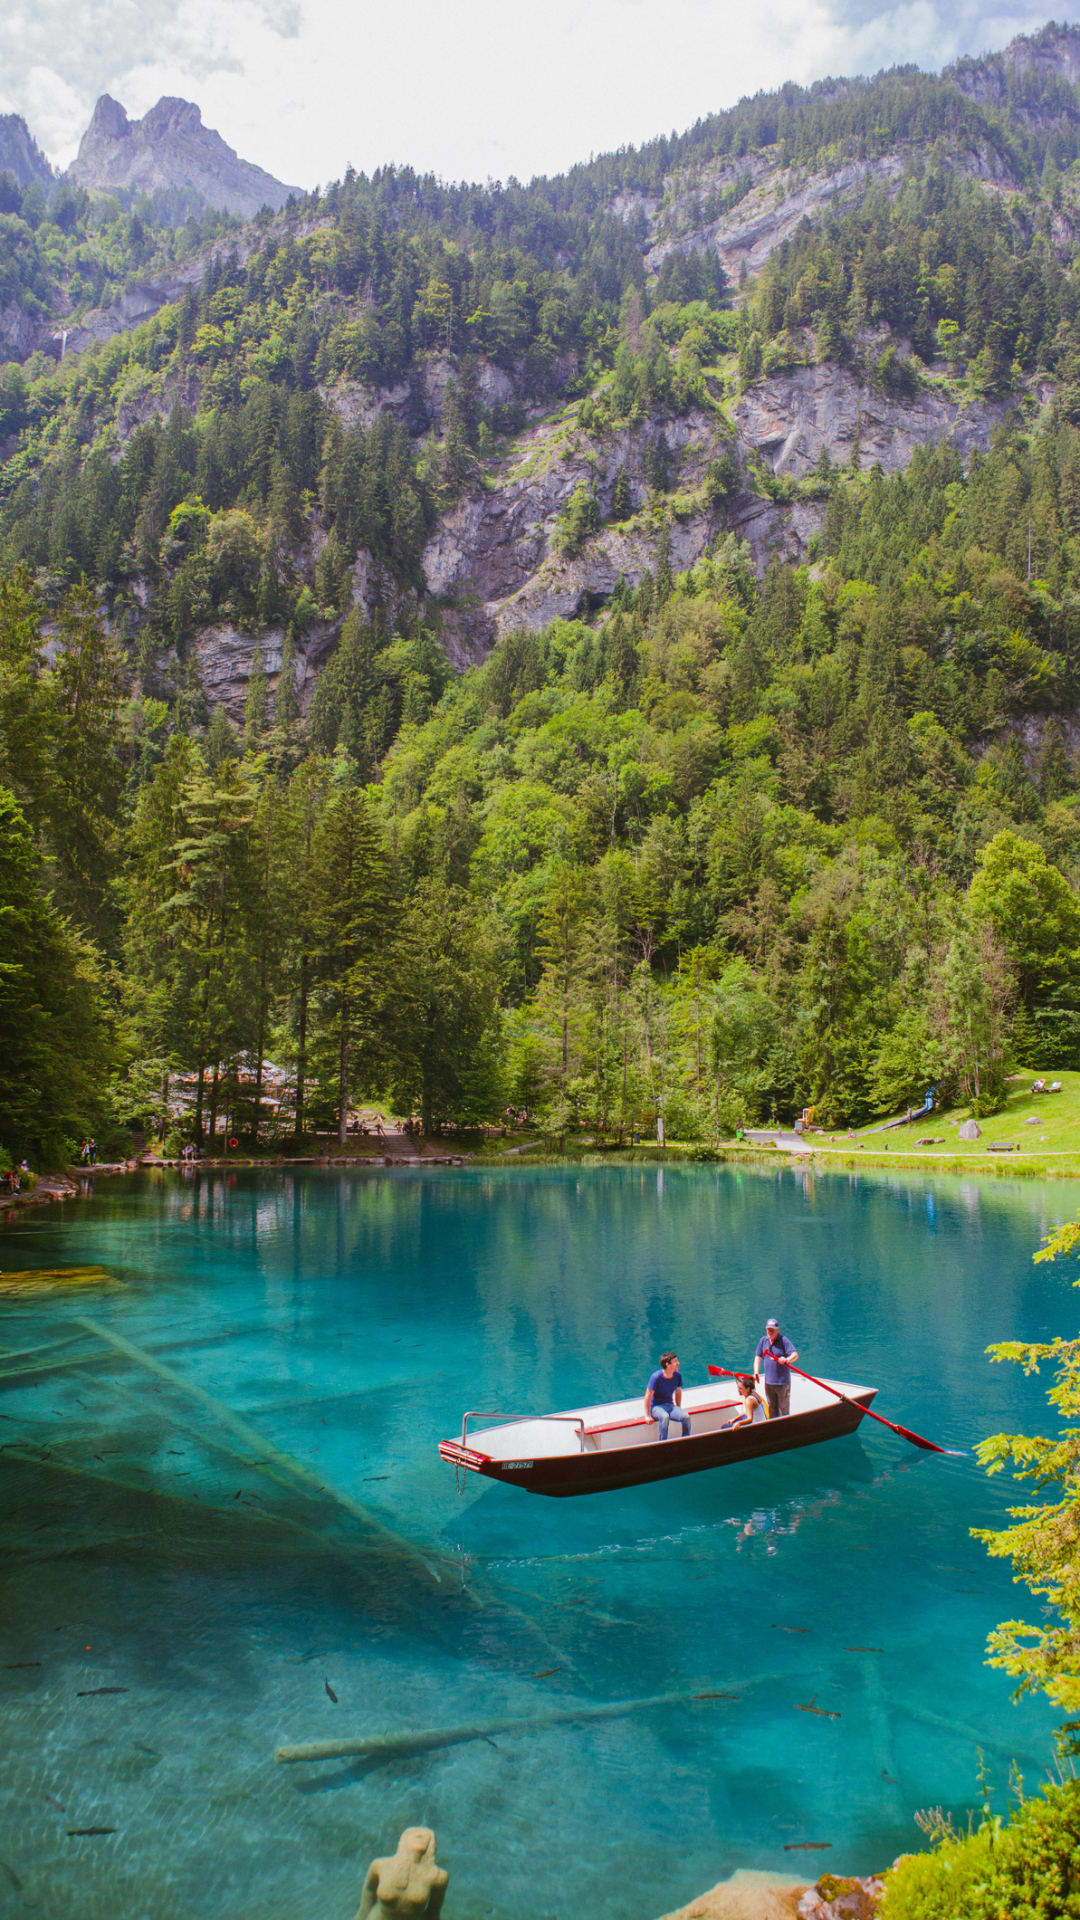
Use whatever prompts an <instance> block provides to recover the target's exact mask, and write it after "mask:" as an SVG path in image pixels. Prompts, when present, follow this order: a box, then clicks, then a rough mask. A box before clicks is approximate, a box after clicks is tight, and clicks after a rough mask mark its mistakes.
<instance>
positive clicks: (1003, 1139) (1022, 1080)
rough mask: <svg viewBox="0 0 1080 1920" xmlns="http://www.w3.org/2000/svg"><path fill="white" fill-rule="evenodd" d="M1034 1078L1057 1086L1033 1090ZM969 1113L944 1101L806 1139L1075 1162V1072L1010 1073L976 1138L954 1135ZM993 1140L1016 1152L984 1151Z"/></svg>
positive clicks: (850, 1150) (845, 1146) (1078, 1097)
mask: <svg viewBox="0 0 1080 1920" xmlns="http://www.w3.org/2000/svg"><path fill="white" fill-rule="evenodd" d="M1038 1079H1044V1080H1045V1081H1046V1083H1047V1085H1048V1086H1049V1085H1050V1084H1051V1082H1052V1081H1054V1080H1060V1081H1061V1083H1062V1091H1061V1092H1060V1093H1038V1094H1033V1093H1032V1092H1031V1086H1032V1082H1033V1081H1035V1080H1038ZM968 1117H969V1109H968V1108H967V1107H946V1108H943V1109H941V1110H940V1111H935V1112H933V1113H928V1114H924V1115H923V1116H922V1117H921V1118H920V1119H918V1120H915V1121H913V1122H912V1123H911V1124H910V1125H909V1126H906V1127H897V1128H895V1129H894V1130H893V1131H892V1132H891V1133H875V1132H873V1130H872V1128H871V1127H860V1128H858V1129H856V1131H855V1132H854V1133H853V1134H849V1133H848V1132H847V1131H846V1130H845V1131H843V1132H836V1133H818V1134H812V1135H811V1136H810V1139H811V1140H812V1142H813V1144H814V1146H815V1147H817V1148H819V1149H820V1150H822V1151H824V1152H837V1153H844V1154H858V1155H859V1156H860V1158H862V1157H863V1156H866V1157H867V1158H869V1156H870V1155H871V1154H873V1155H874V1156H875V1157H876V1156H877V1155H878V1154H880V1155H881V1156H882V1157H883V1158H884V1157H886V1156H887V1157H888V1158H889V1159H890V1160H891V1159H893V1158H894V1157H895V1158H904V1159H906V1158H908V1157H909V1156H910V1157H912V1158H918V1159H919V1160H923V1161H934V1160H949V1161H955V1160H957V1159H964V1160H972V1161H983V1162H986V1161H994V1162H997V1163H998V1164H999V1165H1004V1166H1008V1164H1009V1162H1010V1160H1014V1159H1015V1160H1020V1159H1024V1160H1025V1161H1027V1160H1028V1159H1029V1158H1037V1159H1039V1160H1046V1161H1055V1160H1061V1159H1062V1158H1066V1157H1067V1158H1068V1159H1070V1160H1076V1161H1077V1163H1078V1166H1080V1073H1062V1072H1057V1073H1041V1072H1040V1071H1039V1069H1037V1068H1036V1069H1033V1070H1032V1071H1030V1072H1028V1073H1023V1074H1016V1075H1014V1076H1013V1078H1012V1080H1011V1082H1010V1085H1009V1096H1008V1099H1007V1101H1006V1103H1005V1106H1004V1107H1003V1109H1002V1111H1001V1112H1000V1113H995V1114H990V1115H988V1116H987V1117H986V1118H985V1119H982V1120H980V1121H979V1126H980V1128H981V1130H982V1137H981V1139H978V1140H961V1139H959V1138H958V1135H959V1131H960V1124H961V1122H962V1121H963V1120H966V1119H967V1118H968ZM875 1124H876V1123H875ZM931 1138H932V1139H933V1141H934V1145H933V1146H917V1145H916V1141H920V1140H927V1139H931ZM993 1143H1001V1144H1008V1145H1012V1146H1016V1147H1019V1149H1020V1152H1019V1153H1017V1154H1015V1155H1013V1154H1004V1153H1003V1154H996V1153H994V1154H992V1153H989V1152H988V1151H987V1149H988V1148H989V1147H990V1146H991V1144H993ZM1025 1170H1027V1169H1026V1168H1025ZM1062 1170H1064V1169H1062ZM1070 1170H1071V1169H1070Z"/></svg>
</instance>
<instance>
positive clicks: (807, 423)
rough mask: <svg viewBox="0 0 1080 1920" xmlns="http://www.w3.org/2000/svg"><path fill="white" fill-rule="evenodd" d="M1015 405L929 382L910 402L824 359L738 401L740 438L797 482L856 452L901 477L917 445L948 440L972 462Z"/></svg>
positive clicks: (758, 386) (761, 383)
mask: <svg viewBox="0 0 1080 1920" xmlns="http://www.w3.org/2000/svg"><path fill="white" fill-rule="evenodd" d="M1016 405H1017V401H1016V400H1012V399H1010V400H968V401H966V402H964V403H961V402H960V401H957V400H954V399H952V398H951V397H950V396H949V395H948V394H947V393H946V392H944V391H943V390H941V389H939V388H936V387H934V386H933V385H929V384H925V385H920V386H919V387H918V388H917V389H916V391H915V392H914V393H912V395H911V396H910V397H909V398H908V397H905V398H904V399H900V398H894V397H892V396H890V395H888V394H884V393H881V392H879V391H878V390H877V389H876V388H874V387H873V386H870V385H868V384H867V383H866V382H865V381H862V380H860V379H859V378H858V376H857V375H856V374H854V373H852V372H849V371H848V369H847V368H844V367H838V366H836V365H834V364H832V363H831V362H824V363H822V364H821V365H819V366H813V367H795V368H793V369H792V370H791V372H790V373H784V374H778V375H775V376H774V377H773V378H771V379H767V380H758V381H756V382H755V383H754V385H753V386H752V387H750V388H749V389H748V390H747V392H746V393H744V394H742V395H741V397H740V399H739V400H738V402H737V403H736V406H735V421H736V424H737V427H738V431H739V438H740V440H741V441H743V442H744V443H745V444H746V445H747V446H749V447H756V448H757V450H758V452H759V453H761V454H763V455H764V457H765V459H767V460H768V462H769V465H770V466H771V467H772V469H773V472H774V473H783V474H790V475H791V477H792V479H795V480H798V479H801V478H803V476H804V475H806V474H808V473H811V472H812V471H813V469H814V468H815V467H816V465H817V463H818V461H819V459H820V458H821V454H822V452H823V451H825V452H827V453H828V456H829V459H830V460H831V461H832V463H833V465H834V466H843V465H846V464H847V463H848V461H849V460H850V459H851V457H852V454H853V452H854V451H855V449H856V448H857V449H858V457H859V465H860V466H863V467H869V466H873V465H874V464H875V463H876V464H879V465H880V466H881V467H882V468H883V469H884V470H885V472H886V473H896V472H897V471H899V469H900V468H902V467H906V466H907V463H908V461H909V460H910V459H911V456H912V454H913V453H914V451H915V449H916V447H925V446H934V445H936V444H937V443H938V442H939V441H942V440H947V441H948V442H949V443H950V444H951V445H952V446H955V448H956V450H957V452H958V453H959V454H960V456H961V458H962V459H963V460H964V461H967V459H968V458H969V457H970V455H971V454H972V453H975V452H979V453H985V452H986V450H987V448H988V447H989V445H990V441H991V437H992V435H993V432H994V429H995V428H996V427H998V426H1000V425H1001V424H1002V423H1003V422H1004V421H1005V420H1006V419H1007V418H1008V416H1009V414H1010V413H1012V412H1014V411H1015V409H1016Z"/></svg>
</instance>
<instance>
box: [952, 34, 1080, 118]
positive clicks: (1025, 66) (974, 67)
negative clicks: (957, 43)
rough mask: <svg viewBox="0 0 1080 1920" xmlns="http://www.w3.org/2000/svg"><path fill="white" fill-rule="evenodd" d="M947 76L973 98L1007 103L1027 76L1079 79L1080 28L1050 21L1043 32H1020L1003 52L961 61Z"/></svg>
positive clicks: (993, 103)
mask: <svg viewBox="0 0 1080 1920" xmlns="http://www.w3.org/2000/svg"><path fill="white" fill-rule="evenodd" d="M947 77H948V78H949V79H950V80H952V81H954V82H955V84H956V85H957V86H958V87H959V88H960V89H961V91H962V92H963V93H966V94H968V95H969V97H970V98H971V99H973V100H979V101H983V102H985V103H986V104H988V105H991V106H999V105H1004V104H1005V103H1006V102H1007V101H1008V100H1009V99H1010V95H1014V94H1015V92H1016V91H1017V89H1018V88H1022V86H1023V82H1024V80H1025V79H1026V78H1028V77H1033V78H1035V79H1037V80H1048V79H1050V80H1064V81H1066V82H1067V84H1068V85H1069V86H1075V85H1076V84H1077V82H1078V81H1080V29H1078V28H1077V27H1071V26H1058V25H1057V23H1056V22H1054V21H1051V22H1050V24H1049V25H1048V26H1045V27H1044V28H1043V30H1042V32H1041V33H1036V34H1020V35H1019V36H1018V37H1017V39H1015V40H1013V41H1010V43H1009V45H1008V46H1007V47H1006V48H1005V49H1004V51H1003V52H1001V53H997V54H988V55H984V56H983V58H982V59H980V60H962V61H960V62H958V64H957V65H956V66H955V67H950V68H949V69H948V74H947Z"/></svg>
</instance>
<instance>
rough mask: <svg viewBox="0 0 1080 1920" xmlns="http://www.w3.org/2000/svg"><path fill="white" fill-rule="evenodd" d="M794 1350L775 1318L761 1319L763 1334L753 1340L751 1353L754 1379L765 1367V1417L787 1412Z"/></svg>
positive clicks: (795, 1357)
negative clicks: (766, 1414) (754, 1341)
mask: <svg viewBox="0 0 1080 1920" xmlns="http://www.w3.org/2000/svg"><path fill="white" fill-rule="evenodd" d="M798 1357H799V1356H798V1353H797V1352H796V1350H795V1348H794V1347H793V1346H792V1344H791V1341H790V1340H789V1339H788V1337H787V1334H786V1333H781V1331H780V1322H779V1320H774V1319H773V1318H772V1317H770V1318H769V1319H768V1320H766V1322H765V1337H764V1339H762V1340H759V1341H758V1343H757V1352H756V1353H755V1355H754V1381H755V1384H756V1383H757V1381H758V1380H759V1379H760V1378H761V1369H762V1365H763V1364H764V1368H765V1398H766V1400H767V1401H768V1403H769V1419H770V1420H775V1419H776V1418H777V1417H778V1416H779V1415H780V1414H785V1413H790V1412H791V1373H790V1371H789V1365H790V1362H791V1361H792V1360H797V1359H798Z"/></svg>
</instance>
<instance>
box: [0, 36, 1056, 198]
mask: <svg viewBox="0 0 1080 1920" xmlns="http://www.w3.org/2000/svg"><path fill="white" fill-rule="evenodd" d="M1059 11H1060V9H1059ZM1065 11H1066V14H1067V16H1068V17H1070V18H1076V17H1077V16H1078V15H1080V0H1074V4H1073V5H1071V6H1068V7H1067V8H1066V10H1065ZM1041 18H1042V12H1041V8H1038V7H1036V6H1029V5H1027V4H1025V0H1019V3H1018V4H1014V5H1012V6H1006V7H1003V8H1000V9H997V10H994V11H991V12H984V11H982V10H980V8H979V6H978V5H977V4H976V0H952V4H946V0H908V4H903V5H901V6H899V7H897V8H894V9H886V8H885V7H883V6H882V5H881V3H880V0H765V3H764V4H763V5H759V6H757V7H751V6H745V7H741V8H740V7H734V6H731V5H728V6H727V7H721V6H719V5H717V3H716V0H587V4H586V3H585V0H548V3H547V4H546V5H545V7H544V8H543V9H538V8H536V7H534V6H532V5H529V6H526V5H524V4H523V3H522V0H457V4H456V5H454V6H448V5H447V4H446V0H398V4H397V5H396V6H395V7H394V8H387V7H386V6H385V5H383V4H378V5H376V4H375V0H354V4H353V5H352V6H351V7H344V6H342V4H341V0H295V4H292V3H291V0H84V4H83V5H82V6H81V7H80V9H79V10H78V11H77V12H76V10H74V9H72V8H71V6H70V0H21V4H20V5H19V6H17V7H16V8H14V9H12V10H10V11H8V12H6V13H5V14H4V15H3V16H2V17H0V72H2V73H3V74H4V76H5V81H6V94H7V102H8V104H9V105H10V106H12V107H15V108H17V110H18V111H20V112H23V113H25V114H26V117H27V119H28V120H29V122H30V124H31V129H32V131H33V132H34V133H35V134H36V135H37V137H38V138H39V139H40V140H41V142H42V144H43V145H45V147H46V149H47V150H48V151H49V152H50V154H51V156H52V157H53V158H54V159H55V160H57V161H58V162H60V163H61V164H64V163H66V162H67V161H68V160H69V159H70V158H71V157H72V155H73V153H74V151H75V147H76V146H77V144H78V139H79V136H80V134H81V132H82V130H83V128H84V126H85V124H86V122H87V120H88V118H89V115H90V111H91V109H92V107H93V103H94V99H95V98H96V96H97V95H98V94H99V93H100V92H102V91H108V92H110V93H112V94H114V95H115V97H116V98H117V99H119V100H121V101H122V102H123V103H124V105H125V106H126V107H127V108H128V111H129V112H131V113H133V114H137V113H142V112H144V111H145V110H146V108H147V107H149V106H151V105H152V104H153V102H154V101H155V100H156V99H158V98H159V96H160V95H161V94H162V93H178V94H183V95H185V96H186V97H188V98H192V99H196V100H198V102H199V104H200V106H201V107H202V109H203V116H204V119H205V120H206V122H207V124H208V125H210V126H216V127H217V128H218V130H219V131H220V132H221V133H222V134H223V135H224V137H225V138H226V139H227V140H228V141H230V142H231V144H232V145H233V146H235V147H236V148H237V149H238V150H239V151H240V152H241V153H242V154H243V155H244V156H245V157H246V158H248V159H251V160H255V161H258V163H259V164H260V165H261V166H264V167H266V168H268V169H269V170H270V171H271V172H273V173H275V174H277V175H278V177H279V178H281V179H285V180H289V181H294V182H297V183H298V184H300V185H304V186H309V185H313V184H314V183H315V182H316V181H323V182H325V181H327V180H329V179H332V178H334V177H336V176H338V175H340V174H341V173H342V172H343V170H344V168H345V167H346V165H348V164H349V163H350V162H351V163H352V164H353V165H355V166H357V167H360V168H363V169H367V170H370V169H371V168H373V167H376V166H379V165H381V164H384V163H386V162H389V161H396V162H399V163H410V164H412V165H413V166H416V167H417V168H418V169H420V170H426V169H428V168H431V169H434V170H435V171H436V172H438V173H441V174H443V175H445V176H447V177H450V178H461V177H471V178H479V179H484V178H485V177H487V176H489V175H497V176H503V177H505V176H506V175H508V174H509V173H515V174H517V175H518V176H519V177H521V178H528V177H529V175H531V174H532V173H534V172H554V171H557V170H559V169H561V168H563V167H565V166H568V165H571V164H572V163H573V162H574V161H575V160H579V159H585V158H587V157H588V155H589V153H590V152H602V151H605V150H607V149H610V148H612V147H617V146H620V145H623V144H625V143H627V142H638V141H641V140H645V139H648V138H650V137H652V136H653V135H654V134H657V133H660V132H664V131H670V130H671V129H673V128H675V129H680V130H681V129H682V128H684V127H686V126H688V125H690V124H691V123H692V122H693V121H694V120H695V119H697V118H699V117H700V116H702V115H705V114H707V113H710V112H713V111H715V110H716V109H717V108H719V107H723V106H728V105H731V104H732V103H733V102H734V101H735V100H736V99H738V98H739V97H740V95H742V94H744V93H753V92H756V91H757V90H758V89H759V88H767V87H773V86H776V85H779V84H780V83H781V82H782V81H784V80H787V79H795V80H800V81H804V82H806V81H810V80H814V79H817V78H820V77H822V76H823V75H825V74H827V73H834V74H835V73H851V72H868V71H873V70H874V69H875V68H877V67H879V66H886V65H893V64H895V63H897V62H901V61H916V62H918V63H919V64H920V65H924V66H935V67H940V66H941V65H943V64H944V63H945V62H947V61H948V60H950V59H953V58H955V57H956V56H957V54H959V53H962V52H967V51H979V50H982V49H984V48H986V47H988V46H994V45H997V46H1001V45H1003V44H1004V43H1005V42H1006V41H1007V40H1008V39H1009V38H1010V37H1011V36H1012V35H1013V34H1014V33H1015V32H1019V31H1023V30H1025V29H1026V30H1030V29H1031V28H1032V27H1033V26H1036V25H1038V24H1039V22H1040V20H1041Z"/></svg>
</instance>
